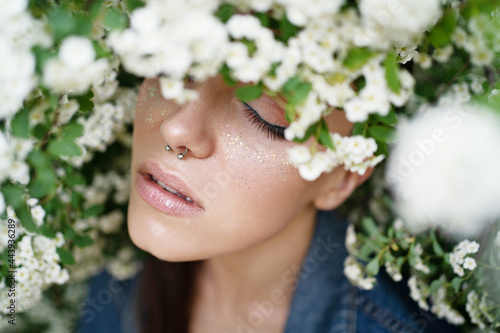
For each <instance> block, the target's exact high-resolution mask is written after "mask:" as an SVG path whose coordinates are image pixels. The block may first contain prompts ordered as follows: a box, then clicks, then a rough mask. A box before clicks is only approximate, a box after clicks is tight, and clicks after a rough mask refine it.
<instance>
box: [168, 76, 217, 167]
mask: <svg viewBox="0 0 500 333" xmlns="http://www.w3.org/2000/svg"><path fill="white" fill-rule="evenodd" d="M205 84H208V83H202V84H200V85H205ZM197 90H198V93H199V95H198V98H197V99H196V100H195V101H192V102H188V103H186V104H183V105H180V106H178V107H177V108H176V109H175V110H174V111H172V112H171V113H170V114H168V116H167V117H165V118H164V119H163V122H162V124H161V127H160V131H161V134H162V136H163V138H164V139H165V144H168V145H169V146H170V147H171V149H172V151H174V152H175V153H184V152H185V150H186V148H188V150H187V152H186V153H185V154H184V156H185V157H196V158H200V159H201V158H207V157H209V156H210V155H211V154H212V152H213V150H214V146H215V135H214V134H215V127H214V125H216V124H215V118H216V117H215V114H214V113H215V112H211V111H213V110H211V109H213V107H214V103H213V102H212V101H211V99H210V98H208V95H207V87H206V86H205V87H203V88H200V89H197Z"/></svg>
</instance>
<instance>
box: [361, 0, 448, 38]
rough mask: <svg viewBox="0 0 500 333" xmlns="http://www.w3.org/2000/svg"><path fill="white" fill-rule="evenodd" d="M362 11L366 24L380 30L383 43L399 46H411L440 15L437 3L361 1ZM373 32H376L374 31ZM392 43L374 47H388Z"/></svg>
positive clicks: (436, 1)
mask: <svg viewBox="0 0 500 333" xmlns="http://www.w3.org/2000/svg"><path fill="white" fill-rule="evenodd" d="M359 10H360V12H361V15H362V19H363V22H365V24H367V26H373V27H377V28H378V29H380V31H381V35H383V37H384V39H382V41H384V40H386V41H391V42H393V43H397V44H399V45H411V44H413V41H414V39H415V38H418V37H419V36H420V35H421V34H422V33H423V32H424V31H425V30H426V29H427V28H428V27H430V26H431V25H432V24H434V23H435V22H436V21H437V20H438V19H439V17H440V15H441V4H440V1H438V0H422V1H418V2H415V1H397V2H394V1H392V0H361V1H360V2H359ZM372 29H373V28H372ZM388 44H389V43H387V42H386V43H383V44H382V45H376V43H375V39H374V40H372V43H371V46H373V47H379V46H382V47H385V46H388Z"/></svg>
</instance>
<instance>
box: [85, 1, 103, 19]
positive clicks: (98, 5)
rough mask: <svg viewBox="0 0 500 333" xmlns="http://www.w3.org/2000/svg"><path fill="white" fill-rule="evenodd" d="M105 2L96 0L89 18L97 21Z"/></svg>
mask: <svg viewBox="0 0 500 333" xmlns="http://www.w3.org/2000/svg"><path fill="white" fill-rule="evenodd" d="M103 2H104V0H94V2H93V3H92V5H91V6H90V9H89V17H90V18H91V19H95V18H96V16H97V15H99V12H100V11H101V8H102V4H103Z"/></svg>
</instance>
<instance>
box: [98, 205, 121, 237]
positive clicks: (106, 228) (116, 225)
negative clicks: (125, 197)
mask: <svg viewBox="0 0 500 333" xmlns="http://www.w3.org/2000/svg"><path fill="white" fill-rule="evenodd" d="M122 223H123V213H122V212H121V211H119V210H115V211H113V212H111V213H109V214H108V215H105V216H103V217H102V218H100V219H99V221H98V227H99V229H100V230H101V231H102V232H104V233H105V234H109V233H113V232H117V231H118V230H119V229H120V226H121V225H122Z"/></svg>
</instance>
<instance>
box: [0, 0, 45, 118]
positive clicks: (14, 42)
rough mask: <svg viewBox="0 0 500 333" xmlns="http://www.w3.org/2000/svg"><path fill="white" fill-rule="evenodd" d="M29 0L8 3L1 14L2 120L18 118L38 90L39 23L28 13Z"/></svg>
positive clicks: (0, 80) (3, 5)
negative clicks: (34, 30) (34, 48)
mask: <svg viewBox="0 0 500 333" xmlns="http://www.w3.org/2000/svg"><path fill="white" fill-rule="evenodd" d="M27 6H28V1H27V0H4V1H2V10H1V11H0V100H1V101H2V103H0V120H1V119H4V118H7V117H10V116H12V115H14V114H15V113H16V112H17V111H18V110H19V109H20V108H21V106H22V103H23V100H24V99H25V98H26V96H27V95H28V94H29V93H30V91H31V90H32V89H33V88H34V86H35V83H36V80H35V75H34V72H35V57H34V56H33V54H32V53H31V47H32V46H33V45H34V44H35V43H36V42H41V39H39V38H33V33H32V31H31V29H32V28H34V27H35V26H36V25H37V22H36V21H35V20H34V19H33V18H32V17H31V16H30V15H29V14H28V12H27V10H26V8H27Z"/></svg>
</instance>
